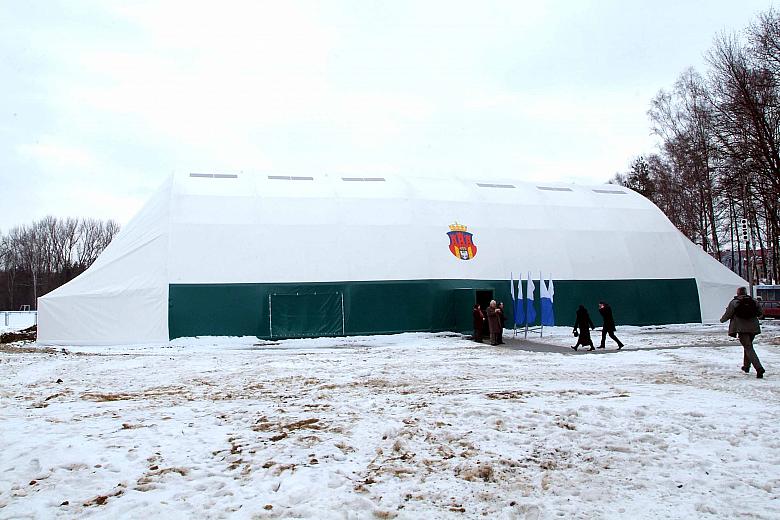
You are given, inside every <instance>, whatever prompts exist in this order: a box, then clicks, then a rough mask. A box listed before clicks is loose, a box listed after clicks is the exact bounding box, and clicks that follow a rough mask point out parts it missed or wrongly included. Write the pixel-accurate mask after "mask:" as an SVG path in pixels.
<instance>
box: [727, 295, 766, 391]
mask: <svg viewBox="0 0 780 520" xmlns="http://www.w3.org/2000/svg"><path fill="white" fill-rule="evenodd" d="M743 302H744V303H747V304H749V305H752V306H753V308H754V309H755V312H754V313H753V314H754V316H753V317H752V318H740V317H739V316H737V312H738V311H737V306H738V305H740V304H741V303H743ZM763 315H764V313H763V311H762V309H761V305H759V304H758V303H757V302H756V301H755V300H753V298H751V297H750V296H748V293H747V289H746V288H745V287H740V288H738V289H737V295H736V296H734V298H733V299H732V300H731V301H730V302H729V304H728V306H726V312H724V313H723V316H722V317H721V318H720V322H721V323H725V322H726V320H728V322H729V336H731V337H732V338H734V337H738V338H739V342H740V343H741V344H742V349H743V350H744V355H743V357H742V371H743V372H745V373H746V374H747V373H748V372H750V365H753V368H755V369H756V377H757V378H758V379H762V378H763V377H764V372H765V370H764V367H763V366H761V360H759V359H758V354H756V351H755V349H754V348H753V339H754V338H755V337H756V336H757V335H758V334H761V324H760V323H759V322H758V318H763Z"/></svg>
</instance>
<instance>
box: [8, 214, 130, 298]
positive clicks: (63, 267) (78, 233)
mask: <svg viewBox="0 0 780 520" xmlns="http://www.w3.org/2000/svg"><path fill="white" fill-rule="evenodd" d="M118 232H119V224H117V223H116V222H115V221H113V220H105V221H103V220H97V219H89V218H84V219H76V218H57V217H51V216H49V217H45V218H43V219H41V220H38V221H35V222H33V223H32V224H30V225H22V226H17V227H14V228H12V229H11V230H10V231H9V232H8V233H6V234H2V233H0V309H8V310H18V309H20V308H21V307H22V306H25V305H29V306H30V309H35V308H36V305H37V298H38V297H39V296H43V295H44V294H46V293H48V292H49V291H52V290H54V289H56V288H57V287H59V286H60V285H62V284H64V283H66V282H68V281H69V280H71V279H73V278H75V277H76V276H78V275H79V274H81V273H83V272H84V271H85V270H86V269H87V268H88V267H89V266H90V265H92V262H94V261H95V260H96V259H97V257H98V255H100V253H101V252H102V251H103V249H105V248H106V246H108V244H109V243H110V242H111V240H112V239H113V238H114V236H115V235H116V234H117V233H118Z"/></svg>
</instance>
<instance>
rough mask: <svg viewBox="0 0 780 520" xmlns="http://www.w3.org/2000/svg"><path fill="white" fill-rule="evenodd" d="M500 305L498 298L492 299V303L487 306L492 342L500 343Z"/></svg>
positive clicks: (494, 343)
mask: <svg viewBox="0 0 780 520" xmlns="http://www.w3.org/2000/svg"><path fill="white" fill-rule="evenodd" d="M498 312H499V311H498V306H497V305H496V300H490V305H489V306H488V308H487V320H488V329H489V330H490V344H491V345H498V334H499V332H498V330H499V327H501V321H500V318H499V314H498Z"/></svg>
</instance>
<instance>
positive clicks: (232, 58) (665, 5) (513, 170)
mask: <svg viewBox="0 0 780 520" xmlns="http://www.w3.org/2000/svg"><path fill="white" fill-rule="evenodd" d="M771 5H772V2H770V1H766V0H764V1H752V0H745V1H741V2H735V1H733V0H731V1H725V0H724V1H721V0H717V1H707V2H705V1H688V2H680V1H667V0H660V1H659V0H657V1H647V2H627V1H623V2H620V1H590V2H586V1H577V2H575V1H571V2H563V1H556V2H522V1H519V0H518V1H508V2H452V1H449V2H446V1H444V2H424V1H408V2H402V1H393V2H371V1H354V2H315V1H312V2H259V1H247V2H220V3H216V2H210V3H207V2H191V1H190V2H156V1H149V2H103V1H94V2H89V1H72V2H54V1H30V2H27V1H14V0H0V27H2V30H0V49H1V50H2V52H0V193H2V197H0V230H2V231H7V230H8V229H9V228H10V227H12V226H14V225H18V224H26V223H29V222H30V221H31V220H33V219H37V218H40V217H43V216H45V215H47V214H52V215H56V216H92V217H98V218H114V219H116V220H118V221H119V222H120V223H125V222H126V221H127V220H128V219H129V218H130V217H131V216H132V215H133V214H134V213H135V212H136V211H137V210H138V209H139V208H140V206H141V205H142V204H143V202H144V201H145V200H146V198H147V197H148V196H149V195H150V194H151V192H152V191H153V190H154V189H155V188H156V187H157V186H158V185H159V184H160V183H161V182H162V181H163V180H164V178H165V177H166V176H167V175H169V174H170V173H171V172H173V171H219V172H232V171H246V172H273V173H304V172H305V173H307V174H316V173H358V172H359V173H365V174H391V173H397V174H413V175H435V176H447V175H461V176H479V177H484V178H485V179H490V178H500V177H514V178H521V179H527V180H542V179H547V180H562V181H573V182H581V183H600V182H604V181H606V180H607V179H609V178H610V177H611V176H613V175H614V174H615V173H616V172H618V171H623V170H625V169H626V168H627V166H628V163H629V161H630V160H631V159H632V158H633V157H634V156H636V155H639V154H642V153H647V152H649V151H652V150H653V148H654V142H655V141H654V139H653V138H652V137H651V136H650V135H649V124H648V121H647V116H646V112H647V108H648V105H649V102H650V99H651V98H652V97H653V96H654V95H655V93H656V92H657V91H658V90H659V89H660V88H668V87H670V86H671V85H672V83H673V82H674V80H675V79H676V77H677V76H678V75H679V74H680V73H681V72H682V71H683V70H684V69H685V68H686V67H688V66H695V67H696V68H698V69H699V70H703V69H704V65H703V54H704V53H705V52H706V51H707V50H708V49H709V47H710V45H711V43H712V40H713V38H714V36H715V35H716V34H717V33H718V32H721V31H727V32H734V31H739V30H742V29H743V28H744V27H745V26H746V25H747V24H748V23H749V22H750V21H752V20H753V18H754V17H755V15H756V13H758V12H759V11H763V10H766V9H768V8H769V7H770V6H771Z"/></svg>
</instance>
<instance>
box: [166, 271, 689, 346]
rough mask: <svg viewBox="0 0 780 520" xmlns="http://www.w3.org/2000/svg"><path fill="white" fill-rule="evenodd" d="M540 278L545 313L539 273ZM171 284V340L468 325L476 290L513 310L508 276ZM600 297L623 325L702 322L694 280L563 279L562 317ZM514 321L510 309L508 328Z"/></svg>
mask: <svg viewBox="0 0 780 520" xmlns="http://www.w3.org/2000/svg"><path fill="white" fill-rule="evenodd" d="M535 283H536V285H537V288H536V291H535V302H536V309H537V320H538V314H539V288H538V283H539V282H538V280H536V281H535ZM523 285H524V286H525V282H524V283H523ZM169 289H170V292H169V309H168V330H169V334H170V337H171V339H173V338H180V337H187V336H257V337H260V338H271V337H273V338H277V337H278V338H283V337H314V336H339V335H342V334H345V335H361V334H386V333H395V332H411V331H444V330H452V331H457V332H467V331H469V330H470V329H471V307H472V306H473V304H474V301H475V295H476V291H477V290H492V291H494V294H495V296H494V297H495V299H496V300H502V301H504V302H505V304H506V308H507V311H508V314H510V315H511V307H512V305H511V297H510V293H509V280H408V281H379V282H334V283H301V284H171V286H170V288H169ZM599 300H605V301H607V302H609V304H610V305H611V306H612V309H613V311H614V314H615V320H616V322H617V323H618V325H621V324H624V325H625V324H631V325H653V324H664V323H691V322H699V321H701V313H700V311H699V296H698V290H697V288H696V281H695V280H694V279H677V280H603V281H571V280H561V281H556V282H555V297H554V308H555V318H556V324H557V325H572V324H573V320H574V312H575V310H576V308H577V306H578V305H579V304H583V305H585V306H586V307H587V309H588V311H589V312H590V314H591V317H592V319H593V321H594V323H595V324H596V326H599V325H600V324H601V317H600V316H599V314H598V305H597V303H598V301H599ZM342 310H343V313H342ZM511 323H512V318H511V316H509V320H508V325H507V327H510V326H511Z"/></svg>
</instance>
